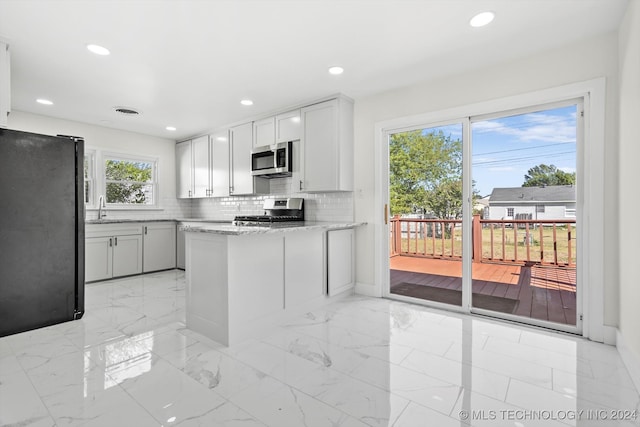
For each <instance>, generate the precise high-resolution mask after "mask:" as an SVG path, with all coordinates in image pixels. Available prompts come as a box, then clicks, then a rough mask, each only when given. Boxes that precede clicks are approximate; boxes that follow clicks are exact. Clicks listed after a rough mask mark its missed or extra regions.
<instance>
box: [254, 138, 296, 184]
mask: <svg viewBox="0 0 640 427" xmlns="http://www.w3.org/2000/svg"><path fill="white" fill-rule="evenodd" d="M291 147H292V142H291V141H289V142H280V143H278V144H273V145H265V146H263V147H255V148H254V149H253V150H251V175H255V176H260V177H263V178H282V177H286V176H291V158H292V152H291V150H292V148H291Z"/></svg>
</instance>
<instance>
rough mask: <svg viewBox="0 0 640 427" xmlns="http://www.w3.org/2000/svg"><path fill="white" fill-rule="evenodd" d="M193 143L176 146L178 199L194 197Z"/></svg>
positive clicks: (187, 142)
mask: <svg viewBox="0 0 640 427" xmlns="http://www.w3.org/2000/svg"><path fill="white" fill-rule="evenodd" d="M192 161H193V156H192V154H191V141H184V142H180V143H178V144H176V197H177V198H179V199H188V198H189V197H193V170H192V167H191V163H192Z"/></svg>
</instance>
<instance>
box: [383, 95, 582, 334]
mask: <svg viewBox="0 0 640 427" xmlns="http://www.w3.org/2000/svg"><path fill="white" fill-rule="evenodd" d="M582 114H583V113H582V100H569V101H566V102H562V103H556V104H552V105H544V106H538V107H531V108H527V109H522V110H517V111H509V112H501V113H495V114H491V115H484V116H476V117H463V118H460V119H459V120H456V121H454V122H448V123H444V124H434V125H430V124H425V125H422V126H416V127H412V128H405V129H398V130H395V131H389V132H387V134H386V137H387V141H388V150H389V151H388V155H389V157H388V159H389V162H388V166H389V169H388V173H389V175H388V176H389V187H388V188H389V199H388V202H389V213H390V218H389V224H388V231H389V234H388V245H389V267H390V268H389V290H388V295H389V297H391V298H397V299H402V300H408V301H416V302H423V303H426V304H428V305H434V306H440V307H442V306H444V307H450V308H452V309H458V310H460V311H463V312H477V313H480V314H485V315H491V316H496V317H501V318H506V319H511V320H516V321H520V322H526V323H531V324H536V325H542V326H547V327H552V328H555V329H561V330H568V331H577V330H578V329H579V328H580V325H579V310H578V306H579V285H578V283H579V280H578V279H579V278H578V277H577V263H578V262H579V254H578V245H577V239H578V230H579V227H578V225H579V221H580V212H579V206H580V204H579V203H578V195H579V191H578V190H579V188H580V183H579V182H578V179H577V176H578V169H579V164H578V159H579V153H580V140H581V132H582V131H581V129H582Z"/></svg>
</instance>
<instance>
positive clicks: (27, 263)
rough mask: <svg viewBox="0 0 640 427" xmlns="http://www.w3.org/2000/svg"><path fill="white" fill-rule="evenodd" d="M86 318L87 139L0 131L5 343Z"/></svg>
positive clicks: (0, 289)
mask: <svg viewBox="0 0 640 427" xmlns="http://www.w3.org/2000/svg"><path fill="white" fill-rule="evenodd" d="M83 314H84V141H83V140H82V139H80V138H72V137H57V136H48V135H38V134H34V133H28V132H19V131H14V130H7V129H0V337H3V336H7V335H12V334H16V333H19V332H24V331H28V330H32V329H36V328H41V327H44V326H49V325H53V324H56V323H61V322H66V321H68V320H73V319H79V318H81V317H82V315H83Z"/></svg>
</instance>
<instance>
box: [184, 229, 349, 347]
mask: <svg viewBox="0 0 640 427" xmlns="http://www.w3.org/2000/svg"><path fill="white" fill-rule="evenodd" d="M185 235H186V244H185V245H186V278H187V290H186V323H187V327H188V328H189V329H191V330H194V331H196V332H198V333H201V334H203V335H204V336H206V337H208V338H210V339H212V340H215V341H218V342H220V343H222V344H224V345H235V344H237V343H239V342H240V341H242V340H244V339H247V338H249V337H258V336H260V334H261V333H262V332H263V331H264V330H266V328H268V327H270V326H273V325H275V324H279V323H280V322H281V321H282V320H283V319H284V318H286V317H288V316H290V315H298V314H300V313H304V312H306V311H313V310H316V309H318V308H319V307H321V306H322V305H324V304H328V303H329V302H331V298H329V297H328V296H327V273H328V275H329V278H330V285H329V292H330V295H337V294H339V293H342V294H343V295H345V291H347V290H348V289H350V288H351V287H353V285H354V277H353V271H354V270H353V264H352V263H353V248H354V245H353V236H354V234H353V230H352V229H347V230H337V231H328V232H327V231H325V230H322V229H318V230H298V231H288V232H283V233H277V232H273V233H265V234H245V235H226V234H217V233H203V232H199V231H186V233H185ZM327 244H328V246H327ZM327 255H328V260H327ZM327 261H329V262H330V264H329V265H328V264H327ZM337 298H341V296H338V297H337Z"/></svg>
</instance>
